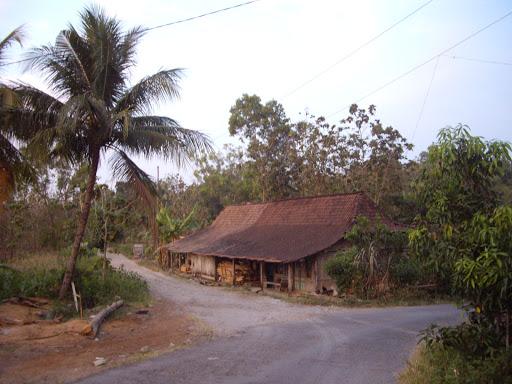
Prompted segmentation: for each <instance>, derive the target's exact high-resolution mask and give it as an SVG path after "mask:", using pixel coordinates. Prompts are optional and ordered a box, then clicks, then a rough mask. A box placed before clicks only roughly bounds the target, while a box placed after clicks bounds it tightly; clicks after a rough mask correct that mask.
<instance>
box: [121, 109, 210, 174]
mask: <svg viewBox="0 0 512 384" xmlns="http://www.w3.org/2000/svg"><path fill="white" fill-rule="evenodd" d="M130 123H131V125H130V127H129V129H128V130H127V131H122V130H121V129H120V128H119V129H118V130H117V131H116V132H115V135H114V137H115V140H116V145H119V146H120V147H122V148H124V149H125V150H127V151H129V152H131V153H141V154H143V155H145V156H146V157H152V156H155V155H158V156H162V157H164V158H166V159H170V160H173V161H174V162H175V163H176V164H177V165H182V164H183V163H187V162H188V161H190V160H193V159H197V158H199V157H200V156H201V155H203V154H205V153H206V152H209V151H211V149H212V144H211V141H210V138H209V137H208V136H207V135H205V134H204V133H201V132H199V131H195V130H191V129H186V128H182V127H181V126H180V125H179V124H178V123H177V122H176V121H175V120H173V119H170V118H168V117H162V116H144V117H133V118H132V119H131V121H130ZM120 125H121V124H119V126H120Z"/></svg>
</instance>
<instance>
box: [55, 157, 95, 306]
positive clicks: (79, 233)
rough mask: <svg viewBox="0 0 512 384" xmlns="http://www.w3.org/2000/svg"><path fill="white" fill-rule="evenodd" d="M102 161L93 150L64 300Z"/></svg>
mask: <svg viewBox="0 0 512 384" xmlns="http://www.w3.org/2000/svg"><path fill="white" fill-rule="evenodd" d="M99 162H100V151H99V149H98V150H94V151H93V152H92V159H91V165H90V168H89V177H88V178H87V189H86V190H85V196H84V202H83V207H82V211H81V213H80V217H79V220H78V226H77V228H76V232H75V240H74V241H73V248H72V249H71V256H70V257H69V260H68V264H67V267H66V273H65V274H64V279H63V280H62V286H61V287H60V292H59V299H60V300H62V299H63V298H64V296H65V295H66V293H67V292H68V291H69V287H70V286H71V280H72V279H73V274H74V273H75V264H76V260H77V258H78V253H79V251H80V244H81V243H82V239H83V238H84V233H85V228H86V227H87V220H88V219H89V211H90V210H91V203H92V197H93V195H94V185H95V184H96V172H97V171H98V164H99Z"/></svg>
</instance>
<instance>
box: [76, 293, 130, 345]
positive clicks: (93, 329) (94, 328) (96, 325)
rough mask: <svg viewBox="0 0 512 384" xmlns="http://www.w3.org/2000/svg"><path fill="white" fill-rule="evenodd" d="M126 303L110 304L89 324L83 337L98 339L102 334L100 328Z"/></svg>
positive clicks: (84, 330)
mask: <svg viewBox="0 0 512 384" xmlns="http://www.w3.org/2000/svg"><path fill="white" fill-rule="evenodd" d="M123 304H124V301H123V300H119V301H116V302H114V303H112V304H110V305H109V306H108V307H107V308H105V309H104V310H102V311H101V312H100V313H98V314H97V315H96V316H94V318H93V319H92V320H91V322H90V323H89V324H87V325H86V326H85V327H84V329H82V331H81V332H80V334H81V335H83V336H87V335H91V336H92V337H96V336H97V335H98V333H99V332H100V327H101V324H102V323H103V321H104V320H105V319H106V318H107V317H108V316H110V315H111V314H112V313H113V312H114V311H115V310H116V309H119V308H121V307H122V306H123Z"/></svg>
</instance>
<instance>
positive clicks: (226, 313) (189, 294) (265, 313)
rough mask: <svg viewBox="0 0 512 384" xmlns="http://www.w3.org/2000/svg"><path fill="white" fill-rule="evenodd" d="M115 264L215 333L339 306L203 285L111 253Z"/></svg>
mask: <svg viewBox="0 0 512 384" xmlns="http://www.w3.org/2000/svg"><path fill="white" fill-rule="evenodd" d="M108 257H109V258H110V259H111V261H112V265H113V266H114V267H116V268H120V267H121V266H122V267H123V268H125V269H126V270H128V271H133V272H137V273H138V274H140V275H141V276H142V277H144V279H146V280H147V281H148V282H149V284H150V287H151V291H152V294H153V295H154V296H155V297H156V298H162V299H166V300H170V301H172V302H173V303H175V304H178V308H181V309H182V310H183V312H185V313H189V314H192V315H194V316H196V317H197V318H199V319H200V320H201V321H203V322H205V323H206V324H207V325H208V326H210V327H211V328H212V329H213V331H214V332H215V333H216V334H221V335H227V334H234V333H236V332H239V331H241V330H243V329H246V328H249V327H253V326H257V325H263V324H271V323H279V322H285V321H296V320H305V319H308V318H311V317H314V316H318V315H321V314H325V313H330V312H332V311H339V310H340V309H339V308H328V307H313V306H304V305H295V304H290V303H286V302H283V301H281V300H277V299H273V298H271V297H268V296H257V295H250V296H249V295H247V294H244V293H239V292H230V291H229V290H227V289H224V288H221V287H212V286H204V285H200V284H199V283H198V282H197V281H193V280H187V279H184V278H178V277H174V276H169V275H167V274H163V273H160V272H155V271H152V270H149V269H147V268H143V267H141V266H140V265H138V264H137V263H136V262H134V261H132V260H130V259H128V258H126V257H124V256H123V255H120V254H109V256H108Z"/></svg>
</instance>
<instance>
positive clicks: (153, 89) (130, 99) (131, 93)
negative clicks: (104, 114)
mask: <svg viewBox="0 0 512 384" xmlns="http://www.w3.org/2000/svg"><path fill="white" fill-rule="evenodd" d="M181 76H182V70H181V69H180V68H176V69H169V70H163V71H160V72H157V73H155V74H154V75H151V76H148V77H145V78H143V79H142V80H141V81H139V82H138V83H137V84H135V85H134V86H132V87H131V88H129V89H127V90H126V91H125V93H124V94H123V95H122V96H121V98H120V99H119V101H118V103H117V105H116V108H115V109H116V111H117V112H120V111H122V110H129V111H132V112H133V113H135V114H138V115H146V114H150V113H151V111H152V109H153V108H154V106H155V105H157V104H158V103H160V102H163V101H165V100H173V99H176V98H178V97H179V92H180V88H179V85H178V82H179V80H180V79H181Z"/></svg>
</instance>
